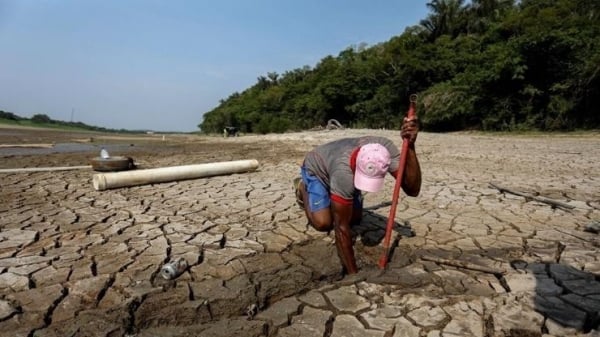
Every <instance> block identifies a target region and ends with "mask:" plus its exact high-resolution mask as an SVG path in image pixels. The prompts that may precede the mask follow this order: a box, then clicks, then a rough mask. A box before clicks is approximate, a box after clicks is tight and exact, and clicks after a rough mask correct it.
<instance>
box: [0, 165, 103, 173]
mask: <svg viewBox="0 0 600 337" xmlns="http://www.w3.org/2000/svg"><path fill="white" fill-rule="evenodd" d="M91 168H92V166H91V165H84V166H59V167H23V168H14V169H0V173H25V172H52V171H69V170H80V169H91Z"/></svg>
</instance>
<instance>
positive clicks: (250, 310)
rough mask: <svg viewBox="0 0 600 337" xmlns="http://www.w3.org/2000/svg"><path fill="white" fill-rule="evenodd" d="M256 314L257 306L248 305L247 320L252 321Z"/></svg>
mask: <svg viewBox="0 0 600 337" xmlns="http://www.w3.org/2000/svg"><path fill="white" fill-rule="evenodd" d="M256 314H258V306H257V305H256V304H250V305H249V306H248V308H246V316H248V320H249V321H250V320H252V319H254V316H256Z"/></svg>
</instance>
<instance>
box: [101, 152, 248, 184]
mask: <svg viewBox="0 0 600 337" xmlns="http://www.w3.org/2000/svg"><path fill="white" fill-rule="evenodd" d="M257 168H258V161H257V160H256V159H250V160H236V161H226V162H219V163H206V164H196V165H184V166H172V167H161V168H153V169H144V170H135V171H123V172H112V173H98V174H94V177H93V179H92V184H93V185H94V189H96V191H103V190H107V189H111V188H118V187H126V186H136V185H144V184H153V183H164V182H169V181H177V180H185V179H195V178H203V177H210V176H216V175H223V174H231V173H242V172H249V171H254V170H256V169H257Z"/></svg>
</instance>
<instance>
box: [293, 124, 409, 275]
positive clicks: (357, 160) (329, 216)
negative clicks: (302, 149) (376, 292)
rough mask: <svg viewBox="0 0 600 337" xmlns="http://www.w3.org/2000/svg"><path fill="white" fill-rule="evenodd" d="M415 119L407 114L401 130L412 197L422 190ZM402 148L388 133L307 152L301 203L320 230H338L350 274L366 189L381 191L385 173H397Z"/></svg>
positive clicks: (338, 241) (405, 182)
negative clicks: (355, 230) (355, 228)
mask: <svg viewBox="0 0 600 337" xmlns="http://www.w3.org/2000/svg"><path fill="white" fill-rule="evenodd" d="M418 132H419V128H418V123H417V120H416V119H408V118H404V121H403V123H402V129H401V132H400V135H401V137H402V138H403V139H407V140H408V142H409V149H408V153H407V158H406V167H405V169H404V177H403V179H402V180H403V181H402V185H401V186H402V189H403V190H404V192H405V193H406V194H407V195H409V196H412V197H415V196H417V195H418V194H419V192H420V190H421V168H420V166H419V161H418V160H417V154H416V152H415V141H416V139H417V134H418ZM399 165H400V151H399V150H398V148H397V147H396V145H394V143H393V142H392V141H391V140H389V139H387V138H384V137H375V136H365V137H359V138H344V139H339V140H335V141H332V142H330V143H326V144H323V145H319V146H317V147H316V148H314V149H313V150H312V151H310V152H309V153H308V154H307V155H306V157H305V158H304V163H303V164H302V167H301V169H300V174H301V177H299V178H296V179H294V187H295V189H296V199H297V202H298V205H300V207H302V208H303V209H304V211H305V213H306V217H307V218H308V221H309V222H310V224H311V225H312V226H313V227H314V228H315V229H317V230H318V231H330V230H332V229H333V230H335V244H336V248H337V252H338V256H339V258H340V260H341V263H342V265H343V267H344V269H345V271H346V272H347V273H348V274H353V273H356V272H357V267H356V261H355V259H354V249H353V247H352V244H353V243H352V233H351V230H350V228H351V227H352V226H355V225H357V224H359V223H360V222H361V220H362V208H363V202H362V192H378V191H380V190H381V188H382V187H383V184H384V178H385V175H386V173H390V174H392V176H393V177H396V172H397V170H398V166H399Z"/></svg>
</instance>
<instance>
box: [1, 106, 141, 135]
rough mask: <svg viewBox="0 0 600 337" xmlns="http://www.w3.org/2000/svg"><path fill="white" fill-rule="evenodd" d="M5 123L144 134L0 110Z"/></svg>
mask: <svg viewBox="0 0 600 337" xmlns="http://www.w3.org/2000/svg"><path fill="white" fill-rule="evenodd" d="M2 121H6V122H9V123H14V124H17V125H30V126H39V127H54V128H63V129H76V130H86V131H98V132H119V133H144V132H146V131H144V130H125V129H108V128H105V127H100V126H93V125H88V124H85V123H82V122H67V121H61V120H56V119H52V118H50V117H49V116H48V115H46V114H34V115H33V116H31V118H26V117H21V116H19V115H16V114H14V113H12V112H8V111H3V110H0V122H2Z"/></svg>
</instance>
